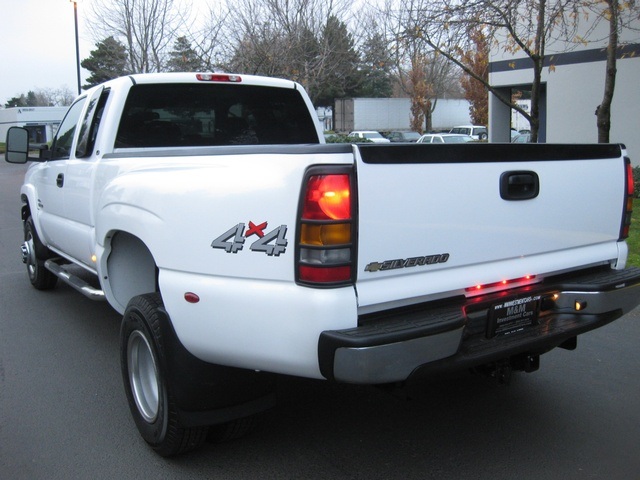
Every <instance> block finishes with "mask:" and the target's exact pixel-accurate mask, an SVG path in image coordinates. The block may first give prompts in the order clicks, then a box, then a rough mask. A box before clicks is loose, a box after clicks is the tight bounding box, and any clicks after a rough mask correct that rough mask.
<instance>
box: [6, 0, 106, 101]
mask: <svg viewBox="0 0 640 480" xmlns="http://www.w3.org/2000/svg"><path fill="white" fill-rule="evenodd" d="M90 1H91V0H79V3H78V32H79V35H78V36H79V40H80V60H81V61H82V60H83V59H84V58H87V57H88V56H89V55H90V53H91V50H95V48H96V47H95V42H93V41H92V40H91V38H89V35H88V32H87V31H86V29H85V28H84V18H85V17H86V13H87V12H86V9H87V8H88V7H89V3H90ZM83 10H84V11H83ZM74 23H75V22H74V14H73V3H71V2H70V0H0V106H3V105H4V104H5V103H6V102H7V101H8V100H9V99H10V98H13V97H15V96H19V95H20V94H22V93H24V94H25V95H26V94H27V92H29V90H34V91H35V90H38V89H51V90H55V89H59V88H62V87H64V86H66V87H68V88H69V90H70V91H71V92H73V93H74V94H75V93H77V91H78V81H77V73H76V46H75V26H74ZM88 76H89V73H88V72H87V71H81V72H80V81H81V82H82V83H83V84H84V83H85V79H86V78H87V77H88Z"/></svg>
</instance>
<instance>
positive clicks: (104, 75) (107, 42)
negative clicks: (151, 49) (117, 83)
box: [80, 37, 129, 89]
mask: <svg viewBox="0 0 640 480" xmlns="http://www.w3.org/2000/svg"><path fill="white" fill-rule="evenodd" d="M96 47H97V48H96V49H95V50H92V51H91V55H89V57H87V58H85V59H84V60H82V62H81V63H80V65H82V67H83V68H86V69H87V70H89V71H90V72H91V75H90V76H89V78H87V84H86V85H83V86H82V88H85V89H87V88H91V87H93V86H95V85H99V84H101V83H103V82H106V81H107V80H111V79H113V78H118V77H121V76H123V75H126V74H128V73H129V72H128V70H127V62H128V56H127V51H126V49H125V46H124V45H123V44H122V43H120V42H119V41H117V40H116V39H115V38H114V37H108V38H105V39H104V40H103V41H102V42H98V43H97V44H96Z"/></svg>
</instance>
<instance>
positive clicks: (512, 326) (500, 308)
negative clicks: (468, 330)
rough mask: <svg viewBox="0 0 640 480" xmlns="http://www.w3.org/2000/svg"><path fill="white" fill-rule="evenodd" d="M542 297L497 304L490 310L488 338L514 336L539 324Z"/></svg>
mask: <svg viewBox="0 0 640 480" xmlns="http://www.w3.org/2000/svg"><path fill="white" fill-rule="evenodd" d="M540 298H541V297H540V295H531V296H528V297H521V298H515V299H510V300H506V301H504V302H502V303H497V304H495V305H493V306H492V307H491V308H490V309H489V326H488V331H487V337H489V338H491V337H495V336H496V335H513V334H514V333H518V332H521V331H523V330H526V329H527V328H529V327H531V326H532V325H537V324H538V314H539V313H540Z"/></svg>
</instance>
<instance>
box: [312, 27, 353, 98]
mask: <svg viewBox="0 0 640 480" xmlns="http://www.w3.org/2000/svg"><path fill="white" fill-rule="evenodd" d="M318 45H319V47H320V52H319V53H320V55H319V56H318V57H317V58H318V59H322V62H323V65H319V67H320V71H319V72H318V73H319V74H318V75H317V79H316V85H315V86H314V90H315V100H316V103H317V104H318V105H333V102H334V99H336V98H341V97H345V96H352V95H353V94H354V93H355V92H356V91H357V90H358V87H359V76H360V74H359V72H358V66H359V64H360V57H359V55H358V53H357V52H356V50H355V45H354V40H353V37H352V36H351V34H350V33H349V31H348V30H347V25H346V24H345V23H344V22H343V21H341V20H340V19H338V18H337V17H336V16H335V15H330V16H329V17H328V18H327V23H326V24H325V26H324V28H323V29H322V34H321V36H320V39H319V42H318Z"/></svg>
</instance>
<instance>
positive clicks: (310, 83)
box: [228, 0, 357, 104]
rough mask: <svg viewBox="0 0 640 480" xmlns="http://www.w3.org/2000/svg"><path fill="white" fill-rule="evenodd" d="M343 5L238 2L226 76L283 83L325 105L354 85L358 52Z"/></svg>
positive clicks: (299, 0) (339, 0) (301, 0)
mask: <svg viewBox="0 0 640 480" xmlns="http://www.w3.org/2000/svg"><path fill="white" fill-rule="evenodd" d="M348 6H350V3H349V2H348V1H347V0H335V1H332V2H326V1H324V0H238V1H237V2H235V3H234V12H233V16H234V22H233V23H234V27H235V28H233V29H230V30H229V32H228V36H229V38H231V39H232V40H233V41H234V42H235V46H234V49H233V55H232V56H231V60H230V62H229V66H230V70H235V71H241V72H242V71H244V72H247V73H254V74H262V75H269V76H278V77H285V78H290V79H292V80H295V81H297V82H299V83H301V84H302V85H303V86H304V87H305V89H306V90H307V92H308V93H309V96H310V97H311V100H312V101H313V102H314V103H316V104H319V103H325V102H328V101H329V99H331V102H332V98H331V97H332V96H333V95H335V93H336V92H339V91H346V90H347V87H350V86H351V85H352V84H353V81H352V80H351V75H352V73H353V72H354V71H355V69H356V67H357V52H356V51H355V48H354V41H353V39H352V38H351V37H350V34H349V32H348V29H347V27H346V23H345V22H344V18H343V17H344V15H345V12H346V11H347V7H348ZM354 65H355V66H354Z"/></svg>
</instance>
